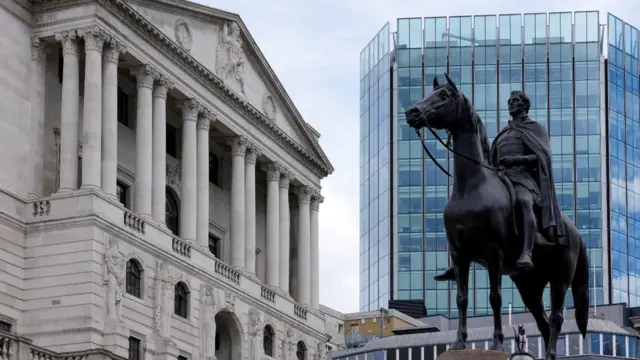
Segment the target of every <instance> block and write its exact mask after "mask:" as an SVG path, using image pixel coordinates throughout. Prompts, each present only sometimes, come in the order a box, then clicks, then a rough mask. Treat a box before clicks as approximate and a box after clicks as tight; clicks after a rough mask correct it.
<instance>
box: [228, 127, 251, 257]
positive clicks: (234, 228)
mask: <svg viewBox="0 0 640 360" xmlns="http://www.w3.org/2000/svg"><path fill="white" fill-rule="evenodd" d="M247 145H248V142H247V139H246V138H245V137H244V136H236V137H235V138H233V140H232V141H231V226H230V232H231V235H230V236H231V265H232V266H233V267H236V268H244V265H245V264H244V249H245V246H244V221H245V218H244V210H245V209H244V191H245V188H244V166H245V165H244V158H245V154H246V152H247Z"/></svg>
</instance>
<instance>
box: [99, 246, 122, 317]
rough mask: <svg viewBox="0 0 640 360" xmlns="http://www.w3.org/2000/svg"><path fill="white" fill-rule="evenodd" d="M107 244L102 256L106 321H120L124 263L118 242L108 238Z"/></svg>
mask: <svg viewBox="0 0 640 360" xmlns="http://www.w3.org/2000/svg"><path fill="white" fill-rule="evenodd" d="M107 242H108V244H107V251H106V252H105V254H104V263H105V266H106V271H105V280H104V283H105V285H106V287H107V294H106V295H107V319H111V320H117V321H120V320H121V319H122V314H121V309H122V284H123V282H124V275H125V271H126V261H125V258H124V256H123V255H122V254H121V253H120V247H119V246H118V241H117V240H116V239H114V238H109V239H107Z"/></svg>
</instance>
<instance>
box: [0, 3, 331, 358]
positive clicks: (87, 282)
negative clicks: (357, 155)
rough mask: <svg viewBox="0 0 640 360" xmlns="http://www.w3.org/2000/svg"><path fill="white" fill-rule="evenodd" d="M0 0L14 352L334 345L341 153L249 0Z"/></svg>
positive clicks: (7, 320) (6, 293)
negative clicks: (325, 260) (264, 49)
mask: <svg viewBox="0 0 640 360" xmlns="http://www.w3.org/2000/svg"><path fill="white" fill-rule="evenodd" d="M0 5H1V6H0V24H2V27H3V30H4V31H5V34H4V35H3V36H2V37H0V50H1V51H2V55H3V56H2V57H0V78H1V79H2V81H0V99H1V100H0V122H1V123H2V129H3V131H2V132H0V156H1V158H2V161H3V164H4V170H3V172H2V173H0V243H1V245H0V264H1V265H0V280H1V281H0V282H1V283H2V290H1V291H0V292H1V293H2V296H0V345H1V347H2V351H0V358H2V359H3V360H9V359H17V360H31V359H34V358H47V359H49V358H51V359H62V358H65V359H66V358H71V357H73V358H74V359H76V358H77V360H80V359H82V360H85V359H87V360H88V357H90V356H94V358H96V359H97V357H106V358H110V359H124V358H128V359H130V360H152V359H154V360H155V359H163V360H164V359H167V360H168V359H180V360H191V359H200V360H213V359H219V360H238V359H251V360H254V359H255V360H258V359H259V360H265V359H286V360H295V359H305V360H322V359H325V357H326V344H327V342H328V341H330V337H331V336H330V335H328V334H327V330H326V328H325V317H324V315H323V314H322V312H321V311H320V310H319V273H318V272H319V261H318V241H319V237H318V217H319V210H320V204H321V203H322V202H323V197H322V195H321V194H320V180H321V179H322V178H324V177H326V176H328V175H329V174H330V173H331V172H332V171H333V168H332V166H331V163H330V162H329V160H328V159H327V157H326V156H325V154H324V152H323V151H322V149H321V148H320V146H319V144H318V137H319V134H318V133H317V131H316V130H314V129H313V128H312V127H311V126H310V125H309V124H307V123H306V122H305V121H304V120H303V119H302V118H301V116H300V114H299V113H298V112H297V110H296V109H295V106H294V105H293V103H292V102H291V99H289V97H288V96H287V94H286V92H285V90H284V89H283V87H282V85H281V84H280V82H279V81H278V79H277V78H276V76H275V74H274V73H273V71H272V70H271V68H270V67H269V65H268V63H267V62H266V60H265V59H264V56H263V55H262V53H261V52H260V49H259V48H258V47H257V45H256V44H255V42H254V40H253V39H252V37H251V35H250V34H249V32H248V31H247V29H246V27H245V26H244V24H243V23H242V20H241V19H240V17H239V16H238V15H235V14H232V13H227V12H224V11H220V10H217V9H212V8H208V7H205V6H202V5H198V4H195V3H191V2H188V1H183V0H173V1H170V0H126V1H125V0H39V1H31V0H2V2H1V3H0ZM7 354H9V355H7Z"/></svg>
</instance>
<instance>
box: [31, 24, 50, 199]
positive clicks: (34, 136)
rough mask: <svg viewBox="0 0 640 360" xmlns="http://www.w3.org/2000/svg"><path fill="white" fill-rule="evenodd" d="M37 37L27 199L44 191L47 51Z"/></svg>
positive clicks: (34, 40)
mask: <svg viewBox="0 0 640 360" xmlns="http://www.w3.org/2000/svg"><path fill="white" fill-rule="evenodd" d="M45 46H46V45H45V43H44V41H42V39H40V38H39V37H36V36H34V37H32V38H31V84H30V86H31V87H30V89H29V91H30V93H29V102H30V105H31V106H30V107H31V156H30V158H31V173H30V174H29V180H30V184H29V198H31V199H37V198H39V197H41V196H42V195H43V194H42V191H43V189H44V106H45V100H44V92H45V79H46V77H45V72H46V60H47V51H46V50H45Z"/></svg>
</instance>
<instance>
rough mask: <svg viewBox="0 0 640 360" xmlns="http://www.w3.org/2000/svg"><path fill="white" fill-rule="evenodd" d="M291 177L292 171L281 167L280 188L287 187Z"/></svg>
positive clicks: (292, 177)
mask: <svg viewBox="0 0 640 360" xmlns="http://www.w3.org/2000/svg"><path fill="white" fill-rule="evenodd" d="M293 179H294V176H293V173H292V172H291V171H289V170H287V169H286V168H284V167H283V168H282V169H281V171H280V188H282V189H289V185H290V184H291V180H293Z"/></svg>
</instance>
